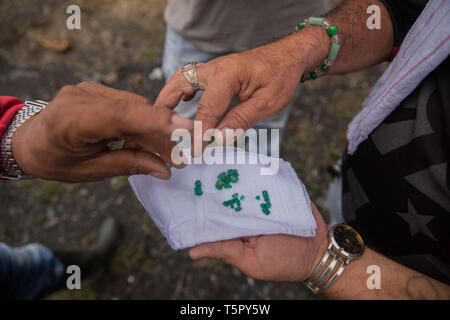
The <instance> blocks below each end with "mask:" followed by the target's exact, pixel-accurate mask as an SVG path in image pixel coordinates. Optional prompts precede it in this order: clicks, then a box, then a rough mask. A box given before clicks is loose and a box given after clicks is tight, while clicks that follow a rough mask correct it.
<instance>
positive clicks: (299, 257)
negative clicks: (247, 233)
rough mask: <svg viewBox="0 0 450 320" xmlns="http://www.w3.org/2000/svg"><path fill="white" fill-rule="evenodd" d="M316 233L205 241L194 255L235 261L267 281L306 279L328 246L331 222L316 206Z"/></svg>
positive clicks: (313, 207)
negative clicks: (328, 226)
mask: <svg viewBox="0 0 450 320" xmlns="http://www.w3.org/2000/svg"><path fill="white" fill-rule="evenodd" d="M312 210H313V213H314V217H315V219H316V223H317V230H316V236H315V237H309V238H301V237H295V236H288V235H263V236H255V237H246V238H241V239H233V240H227V241H218V242H212V243H205V244H201V245H199V246H196V247H193V248H191V249H190V252H189V254H190V256H191V258H192V259H200V258H212V259H218V260H221V261H224V262H225V263H227V264H231V265H233V266H235V267H236V268H238V269H239V270H241V271H242V272H244V273H245V274H246V275H248V276H249V277H251V278H254V279H258V280H265V281H289V282H299V281H304V280H306V279H307V278H308V276H309V275H310V274H311V273H312V272H313V270H314V268H315V267H316V266H317V265H318V264H319V261H320V259H321V258H322V257H323V255H324V254H325V251H326V249H327V245H328V241H327V225H326V224H325V222H324V220H323V218H322V216H321V215H320V213H319V211H318V210H317V208H316V206H315V205H314V204H312Z"/></svg>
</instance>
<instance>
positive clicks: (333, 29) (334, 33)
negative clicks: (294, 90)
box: [296, 17, 340, 82]
mask: <svg viewBox="0 0 450 320" xmlns="http://www.w3.org/2000/svg"><path fill="white" fill-rule="evenodd" d="M309 25H311V26H319V27H322V28H325V29H326V30H327V34H328V35H329V36H330V37H331V47H330V51H328V56H327V58H326V59H325V61H324V62H323V64H322V65H321V66H320V67H317V68H316V69H315V70H314V71H313V72H310V73H307V74H304V75H302V78H301V80H300V81H301V82H305V81H308V80H314V79H317V77H319V76H321V75H323V74H324V73H325V72H327V71H328V69H329V68H330V67H331V66H332V65H333V63H334V61H335V60H336V57H337V55H338V52H339V47H340V45H339V36H338V31H339V28H338V27H337V26H336V25H334V24H330V23H329V22H328V21H327V20H325V18H324V17H309V18H307V19H305V20H302V21H300V22H299V23H298V24H297V27H296V29H297V30H300V29H303V28H305V27H307V26H309Z"/></svg>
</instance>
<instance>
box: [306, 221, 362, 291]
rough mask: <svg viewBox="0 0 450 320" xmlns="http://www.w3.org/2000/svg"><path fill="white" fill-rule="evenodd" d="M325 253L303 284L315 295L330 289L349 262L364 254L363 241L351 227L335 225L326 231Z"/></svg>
mask: <svg viewBox="0 0 450 320" xmlns="http://www.w3.org/2000/svg"><path fill="white" fill-rule="evenodd" d="M328 241H329V245H328V248H327V252H326V253H325V255H324V256H323V258H322V260H321V261H320V262H319V264H318V265H317V267H316V268H315V269H314V271H313V273H312V274H311V275H310V276H309V278H308V279H306V280H305V282H304V284H305V285H306V286H307V287H308V288H309V289H311V291H312V292H313V293H315V294H317V293H320V292H321V291H323V290H325V289H327V288H328V287H330V286H331V285H332V284H333V283H334V282H335V281H336V280H337V278H339V276H340V275H341V274H342V272H344V268H345V266H346V265H348V264H349V263H350V262H351V261H353V260H355V259H358V258H360V257H361V256H362V255H363V253H364V248H365V247H364V241H363V240H362V238H361V236H360V235H359V234H358V232H356V231H355V230H354V229H353V228H352V227H350V226H348V225H345V224H336V225H334V226H332V227H331V228H329V229H328Z"/></svg>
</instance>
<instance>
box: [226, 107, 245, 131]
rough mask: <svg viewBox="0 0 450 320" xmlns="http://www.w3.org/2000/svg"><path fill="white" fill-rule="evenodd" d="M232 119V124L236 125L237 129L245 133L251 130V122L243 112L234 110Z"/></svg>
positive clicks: (231, 115)
mask: <svg viewBox="0 0 450 320" xmlns="http://www.w3.org/2000/svg"><path fill="white" fill-rule="evenodd" d="M230 117H231V120H232V122H233V123H235V124H236V129H238V128H241V129H243V130H244V131H245V130H247V129H248V128H250V121H249V120H248V119H247V117H246V116H245V114H244V113H243V112H242V111H241V110H238V109H236V110H234V112H233V113H231V114H230Z"/></svg>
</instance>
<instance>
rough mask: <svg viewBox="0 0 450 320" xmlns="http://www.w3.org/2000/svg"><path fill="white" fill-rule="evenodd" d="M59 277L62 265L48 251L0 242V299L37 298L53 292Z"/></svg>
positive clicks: (46, 249) (35, 246) (41, 247)
mask: <svg viewBox="0 0 450 320" xmlns="http://www.w3.org/2000/svg"><path fill="white" fill-rule="evenodd" d="M63 275H64V266H63V264H62V263H61V261H60V260H59V259H58V258H57V257H56V256H55V255H54V254H53V252H52V251H50V250H49V249H48V248H46V247H44V246H42V245H40V244H28V245H25V246H23V247H18V248H11V247H9V246H7V245H6V244H4V243H0V298H3V299H9V300H13V299H39V298H41V297H43V296H45V295H47V294H49V293H51V292H52V291H53V290H55V288H56V287H57V286H58V284H59V283H60V282H61V280H62V278H63Z"/></svg>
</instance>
